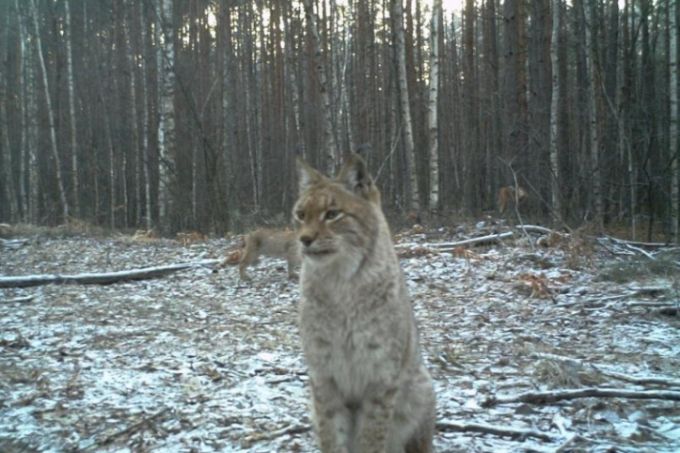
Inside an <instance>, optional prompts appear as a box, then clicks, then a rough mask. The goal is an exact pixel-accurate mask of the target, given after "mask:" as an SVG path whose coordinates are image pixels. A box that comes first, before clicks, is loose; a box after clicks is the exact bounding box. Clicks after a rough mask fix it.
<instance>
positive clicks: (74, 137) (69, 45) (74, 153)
mask: <svg viewBox="0 0 680 453" xmlns="http://www.w3.org/2000/svg"><path fill="white" fill-rule="evenodd" d="M70 4H71V1H70V0H65V2H64V13H65V14H64V16H65V17H64V19H65V22H66V23H65V27H64V40H65V41H66V79H67V83H68V111H69V124H70V126H71V128H70V132H71V185H72V188H71V190H72V193H73V211H74V212H73V215H74V216H75V217H80V215H81V211H80V182H79V178H78V174H79V168H78V161H79V156H78V129H77V122H76V95H75V80H74V75H73V33H72V27H71V6H70Z"/></svg>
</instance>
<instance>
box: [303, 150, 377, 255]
mask: <svg viewBox="0 0 680 453" xmlns="http://www.w3.org/2000/svg"><path fill="white" fill-rule="evenodd" d="M298 170H299V179H300V196H299V198H298V200H297V202H296V203H295V207H294V208H293V218H294V220H295V223H296V225H297V232H298V238H299V239H300V242H301V245H302V254H303V257H304V258H305V261H309V260H312V261H314V262H316V263H320V262H333V261H336V260H338V259H346V258H348V257H354V258H357V259H360V258H361V257H362V256H363V255H364V254H365V253H367V250H370V248H371V246H372V244H373V242H374V240H375V237H376V235H377V233H378V229H379V227H380V225H381V224H382V223H383V222H384V218H383V214H382V210H381V208H380V192H379V191H378V189H377V188H376V187H375V184H374V183H373V179H372V178H371V176H370V175H369V174H368V169H367V168H366V163H365V162H364V160H363V159H362V158H361V157H360V156H359V155H358V154H352V155H351V156H350V157H349V158H348V159H347V161H346V162H345V164H344V165H343V167H342V168H341V170H340V171H339V172H338V175H337V176H336V177H335V178H329V177H327V176H324V175H323V174H321V173H320V172H318V171H317V170H315V169H313V168H312V167H310V166H309V165H308V164H306V163H305V162H303V161H302V160H299V159H298Z"/></svg>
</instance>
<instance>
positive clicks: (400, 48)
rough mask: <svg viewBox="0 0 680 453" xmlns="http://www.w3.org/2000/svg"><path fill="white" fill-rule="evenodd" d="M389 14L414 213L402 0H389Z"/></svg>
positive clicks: (416, 204) (412, 147)
mask: <svg viewBox="0 0 680 453" xmlns="http://www.w3.org/2000/svg"><path fill="white" fill-rule="evenodd" d="M390 2H391V4H392V5H391V6H392V8H391V15H392V21H393V25H394V37H395V41H396V42H395V45H396V56H397V79H398V87H399V104H400V110H401V123H402V131H403V134H404V146H405V148H406V149H405V152H406V172H407V177H408V181H409V188H408V190H407V196H408V203H409V208H410V209H411V210H412V211H414V212H415V213H418V212H420V192H419V190H418V179H417V176H416V165H415V164H416V157H415V145H414V141H413V123H412V121H411V107H410V103H409V93H408V83H407V79H406V44H405V42H404V23H403V20H404V7H403V5H402V0H390Z"/></svg>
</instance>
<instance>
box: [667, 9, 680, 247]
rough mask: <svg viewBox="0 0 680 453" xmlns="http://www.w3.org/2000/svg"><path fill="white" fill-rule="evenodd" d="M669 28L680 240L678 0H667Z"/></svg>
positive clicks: (674, 198)
mask: <svg viewBox="0 0 680 453" xmlns="http://www.w3.org/2000/svg"><path fill="white" fill-rule="evenodd" d="M666 7H667V11H668V28H669V32H670V33H669V41H670V46H669V59H668V60H669V61H668V63H669V83H670V90H669V93H670V115H671V117H670V123H669V130H668V134H669V139H670V140H669V157H670V159H671V222H672V225H671V231H672V232H673V240H674V241H675V242H676V243H677V242H680V225H679V224H678V222H680V213H679V212H678V211H679V210H680V164H678V160H679V159H680V150H679V149H678V133H680V131H679V130H678V123H680V117H678V60H680V55H678V2H677V1H675V0H670V1H667V2H666Z"/></svg>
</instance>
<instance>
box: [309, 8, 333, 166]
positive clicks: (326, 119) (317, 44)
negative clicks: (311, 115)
mask: <svg viewBox="0 0 680 453" xmlns="http://www.w3.org/2000/svg"><path fill="white" fill-rule="evenodd" d="M304 6H305V18H306V19H307V30H308V32H309V37H310V39H311V42H312V49H313V53H314V54H313V60H314V68H315V70H316V74H317V77H318V78H319V88H320V95H321V104H322V106H321V110H322V112H321V114H322V124H323V137H324V153H325V154H326V167H327V169H328V172H329V173H331V174H333V173H335V168H336V167H337V165H338V163H339V161H340V155H339V153H338V145H337V141H336V139H335V132H334V127H333V117H332V106H331V96H330V93H329V86H328V77H327V75H326V68H325V63H324V59H323V55H322V52H321V37H320V36H319V28H318V24H317V22H318V21H317V17H316V12H315V11H314V1H313V0H304Z"/></svg>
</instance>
